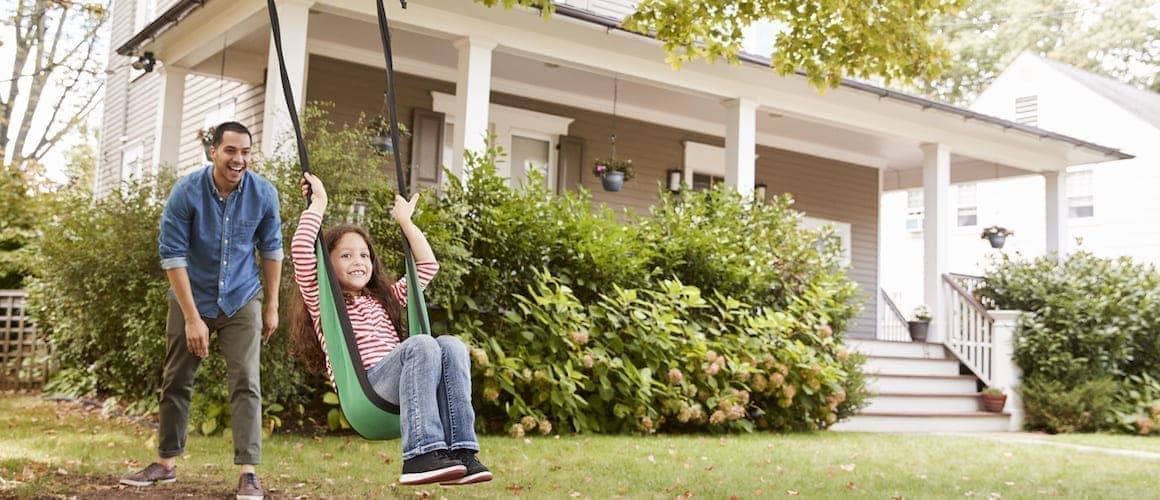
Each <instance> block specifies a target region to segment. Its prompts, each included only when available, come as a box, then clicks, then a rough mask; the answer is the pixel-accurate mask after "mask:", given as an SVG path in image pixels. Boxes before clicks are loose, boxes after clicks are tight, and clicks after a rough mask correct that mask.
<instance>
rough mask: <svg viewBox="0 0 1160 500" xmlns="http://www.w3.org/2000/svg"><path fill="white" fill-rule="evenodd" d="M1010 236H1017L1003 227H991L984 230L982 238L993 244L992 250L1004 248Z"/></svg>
mask: <svg viewBox="0 0 1160 500" xmlns="http://www.w3.org/2000/svg"><path fill="white" fill-rule="evenodd" d="M1008 236H1015V231H1012V230H1010V229H1007V228H1005V227H1003V226H991V227H988V228H986V229H984V230H983V234H982V236H981V237H982V238H983V239H984V240H987V241H988V242H990V243H991V248H1003V245H1004V244H1006V243H1007V237H1008Z"/></svg>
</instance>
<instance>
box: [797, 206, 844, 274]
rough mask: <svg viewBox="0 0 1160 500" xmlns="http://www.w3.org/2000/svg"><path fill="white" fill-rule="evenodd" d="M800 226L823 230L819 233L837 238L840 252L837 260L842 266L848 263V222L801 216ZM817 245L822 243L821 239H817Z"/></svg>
mask: <svg viewBox="0 0 1160 500" xmlns="http://www.w3.org/2000/svg"><path fill="white" fill-rule="evenodd" d="M802 227H803V228H805V229H811V230H819V231H825V232H823V233H821V235H822V236H825V235H827V234H828V235H830V236H831V237H835V238H837V239H838V244H839V245H840V247H841V253H840V254H839V255H838V262H839V263H841V264H842V265H843V266H849V265H850V234H851V233H850V229H851V227H850V224H849V223H846V222H838V221H833V220H828V219H821V218H818V217H808V216H803V217H802ZM818 245H819V247H820V246H821V245H822V240H820V239H819V240H818Z"/></svg>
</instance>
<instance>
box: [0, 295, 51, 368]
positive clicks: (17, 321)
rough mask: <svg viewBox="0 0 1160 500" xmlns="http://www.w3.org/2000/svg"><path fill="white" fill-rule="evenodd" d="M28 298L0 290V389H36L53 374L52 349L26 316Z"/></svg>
mask: <svg viewBox="0 0 1160 500" xmlns="http://www.w3.org/2000/svg"><path fill="white" fill-rule="evenodd" d="M27 297H28V294H27V293H25V292H24V291H23V290H0V388H2V389H39V388H41V387H42V386H43V385H44V383H45V382H47V381H48V377H49V375H50V374H51V373H52V370H53V368H54V366H53V357H52V346H51V345H49V343H48V342H47V341H46V340H45V339H44V338H43V336H42V335H40V334H39V332H37V330H36V325H34V324H33V323H32V319H31V318H29V317H28V315H27V314H26V312H25V307H24V306H25V301H26V299H27Z"/></svg>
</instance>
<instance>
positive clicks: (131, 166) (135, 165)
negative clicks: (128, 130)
mask: <svg viewBox="0 0 1160 500" xmlns="http://www.w3.org/2000/svg"><path fill="white" fill-rule="evenodd" d="M143 173H145V147H144V146H142V145H141V144H139V143H138V144H129V145H126V146H124V147H122V148H121V183H120V184H121V186H122V188H124V187H126V186H128V185H129V183H130V182H133V181H134V180H140V178H141V174H143Z"/></svg>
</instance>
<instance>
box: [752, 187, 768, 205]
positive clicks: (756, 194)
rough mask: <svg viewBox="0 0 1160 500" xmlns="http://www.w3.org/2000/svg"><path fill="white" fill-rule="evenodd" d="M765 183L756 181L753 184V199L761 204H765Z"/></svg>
mask: <svg viewBox="0 0 1160 500" xmlns="http://www.w3.org/2000/svg"><path fill="white" fill-rule="evenodd" d="M765 187H766V186H765V183H764V182H758V183H757V184H755V185H754V186H753V199H754V200H757V202H758V203H761V204H762V205H764V204H765Z"/></svg>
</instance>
